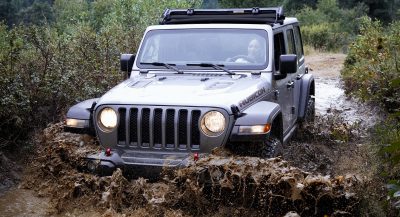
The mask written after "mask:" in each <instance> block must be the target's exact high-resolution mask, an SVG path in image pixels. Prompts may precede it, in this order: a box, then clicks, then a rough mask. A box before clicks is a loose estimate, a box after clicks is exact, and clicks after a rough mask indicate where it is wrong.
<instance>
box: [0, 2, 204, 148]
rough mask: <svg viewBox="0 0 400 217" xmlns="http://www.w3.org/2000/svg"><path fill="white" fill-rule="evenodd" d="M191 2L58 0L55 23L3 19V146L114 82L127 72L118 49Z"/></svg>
mask: <svg viewBox="0 0 400 217" xmlns="http://www.w3.org/2000/svg"><path fill="white" fill-rule="evenodd" d="M35 2H36V1H35ZM46 4H47V3H46ZM195 4H197V2H195V1H180V0H176V1H167V0H163V1H155V0H152V1H148V0H147V1H146V0H112V1H106V0H99V1H94V2H90V1H85V0H55V1H54V5H53V8H52V13H53V14H54V17H53V18H54V22H53V23H49V22H45V23H29V25H24V26H22V25H18V26H15V27H14V28H11V29H9V28H8V26H7V25H6V24H5V23H0V74H1V76H0V86H1V87H2V88H1V89H0V118H1V120H2V122H1V123H0V147H2V146H5V145H8V146H9V147H13V146H16V145H17V144H19V143H20V141H21V140H24V139H27V138H28V137H29V133H30V132H32V130H34V129H35V128H38V127H43V126H45V125H46V124H47V123H49V122H53V121H59V120H60V119H61V118H62V115H63V114H65V112H66V110H67V109H68V108H69V107H70V106H71V105H73V104H75V103H76V102H79V101H82V100H85V99H88V98H95V97H99V96H100V95H102V94H103V93H104V92H105V91H107V90H108V89H110V88H111V87H113V86H115V84H116V83H118V82H120V81H121V80H122V79H123V78H124V75H123V74H122V73H120V72H119V57H120V54H121V53H134V52H135V51H136V48H137V46H138V44H139V43H140V39H141V36H142V34H143V31H144V30H145V27H146V26H148V25H150V24H155V23H157V22H158V18H159V16H160V14H161V13H162V11H163V10H165V8H168V7H177V8H181V7H191V6H196V5H195ZM33 6H34V4H32V7H33ZM32 14H35V13H32ZM27 16H28V15H27ZM29 16H31V15H29ZM35 24H38V25H35Z"/></svg>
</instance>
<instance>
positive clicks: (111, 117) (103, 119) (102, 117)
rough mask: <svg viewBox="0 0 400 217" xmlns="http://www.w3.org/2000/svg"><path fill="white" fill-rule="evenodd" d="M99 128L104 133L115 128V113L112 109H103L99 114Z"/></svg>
mask: <svg viewBox="0 0 400 217" xmlns="http://www.w3.org/2000/svg"><path fill="white" fill-rule="evenodd" d="M99 121H100V126H101V128H102V129H103V130H105V131H110V130H112V129H113V128H114V127H116V126H117V113H116V112H115V111H114V109H112V108H104V109H103V110H101V111H100V114H99Z"/></svg>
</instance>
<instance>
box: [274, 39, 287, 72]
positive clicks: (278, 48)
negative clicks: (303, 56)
mask: <svg viewBox="0 0 400 217" xmlns="http://www.w3.org/2000/svg"><path fill="white" fill-rule="evenodd" d="M282 54H286V51H285V40H284V37H283V33H282V32H279V33H276V34H275V35H274V59H275V70H276V71H278V70H279V57H280V56H281V55H282Z"/></svg>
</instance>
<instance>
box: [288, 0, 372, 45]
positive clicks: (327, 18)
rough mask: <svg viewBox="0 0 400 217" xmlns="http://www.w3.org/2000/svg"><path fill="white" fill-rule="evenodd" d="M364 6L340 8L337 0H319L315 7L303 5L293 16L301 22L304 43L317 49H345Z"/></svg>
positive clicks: (363, 11) (364, 10) (363, 10)
mask: <svg viewBox="0 0 400 217" xmlns="http://www.w3.org/2000/svg"><path fill="white" fill-rule="evenodd" d="M365 13H366V7H365V6H364V5H362V4H359V5H358V6H357V7H355V8H353V9H341V8H339V6H338V2H337V0H321V1H319V2H318V4H317V7H316V9H313V8H311V7H308V6H306V7H304V8H303V9H301V10H300V11H299V12H298V13H297V14H296V15H295V16H296V17H297V18H298V19H299V21H300V22H301V23H302V36H303V39H304V43H305V44H306V45H308V46H312V47H314V48H315V49H318V50H326V51H338V50H346V47H347V46H348V44H349V41H351V40H352V39H353V37H354V35H355V34H356V31H357V29H358V22H359V18H360V17H362V16H363V15H364V14H365Z"/></svg>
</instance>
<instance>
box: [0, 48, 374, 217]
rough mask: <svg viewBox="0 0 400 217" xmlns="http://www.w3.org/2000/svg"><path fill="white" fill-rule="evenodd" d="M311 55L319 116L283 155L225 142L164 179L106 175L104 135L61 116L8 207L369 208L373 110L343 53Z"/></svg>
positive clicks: (273, 211)
mask: <svg viewBox="0 0 400 217" xmlns="http://www.w3.org/2000/svg"><path fill="white" fill-rule="evenodd" d="M309 59H310V60H311V61H313V62H312V63H313V64H314V65H312V64H310V68H311V73H315V74H316V84H317V87H316V88H317V91H316V92H317V95H316V106H317V117H316V120H315V122H314V123H313V124H310V125H305V126H302V127H301V128H299V130H298V132H297V134H296V136H295V138H293V139H292V141H291V142H290V143H289V144H287V145H286V146H285V147H284V149H285V152H284V155H283V156H282V157H281V158H273V159H268V160H265V159H259V158H255V157H240V156H234V155H233V154H232V153H229V152H226V151H224V150H222V149H217V150H215V151H214V152H213V153H212V155H210V156H208V157H206V158H201V159H200V160H199V161H197V162H191V165H190V166H189V167H187V168H184V169H180V170H176V171H171V170H165V171H164V173H163V174H164V175H163V176H162V177H161V179H160V180H158V181H156V182H150V181H148V180H146V179H144V178H139V179H133V180H130V179H127V178H126V176H124V174H123V172H122V171H121V170H117V171H115V172H114V174H113V175H112V176H106V177H99V176H96V175H92V174H90V173H88V172H87V171H85V164H86V162H85V161H84V160H83V157H84V156H87V155H88V154H91V153H95V152H97V151H98V150H99V146H98V144H97V141H96V139H94V138H92V137H89V136H78V135H75V134H70V133H64V132H63V130H62V124H61V123H59V124H54V125H50V126H49V127H48V128H46V129H45V130H44V131H43V133H40V134H38V137H37V138H36V139H35V140H36V149H37V152H35V154H34V157H33V159H32V161H31V162H30V163H29V164H28V166H27V168H28V169H27V170H25V173H24V177H23V178H22V180H23V181H22V183H21V184H20V189H16V190H12V191H10V192H9V194H7V195H5V196H2V197H0V199H1V200H2V201H1V202H2V205H1V206H0V210H8V212H6V215H5V216H27V215H30V214H27V213H33V214H32V215H33V216H35V215H36V214H35V212H34V211H32V209H33V208H32V206H30V205H29V202H27V201H25V202H26V205H25V206H24V205H23V204H24V203H25V202H24V200H22V198H27V199H28V200H29V201H33V203H37V204H42V205H43V204H45V206H39V205H38V206H36V205H35V206H36V207H37V209H38V211H37V212H38V213H39V215H37V216H43V215H48V216H198V215H199V216H243V215H248V216H325V215H327V216H360V215H361V212H362V211H360V210H361V207H360V206H361V203H362V198H363V197H365V195H363V194H361V193H360V192H361V191H360V189H363V188H365V187H366V186H368V185H370V184H371V183H374V182H373V180H372V179H371V176H370V174H371V173H374V171H371V170H374V169H371V168H370V164H369V163H368V159H370V158H369V156H366V155H368V152H367V151H366V150H364V147H365V145H363V144H365V143H364V142H365V140H367V139H368V137H367V136H368V127H370V126H372V125H373V123H374V122H375V120H374V119H372V118H371V117H372V115H371V113H368V112H373V110H372V111H370V110H371V109H368V107H365V106H364V105H362V104H359V103H357V102H355V101H354V100H352V99H347V98H346V97H345V96H344V92H343V91H342V89H341V88H340V81H339V77H338V73H339V71H336V70H340V67H341V63H343V60H344V55H336V54H335V55H333V54H332V55H330V54H326V55H325V54H324V55H319V56H318V57H315V56H313V57H311V58H307V60H309ZM325 64H327V65H325ZM332 64H334V65H332ZM330 65H331V66H332V67H329V66H330ZM357 115H358V116H357ZM368 169H369V170H370V171H368ZM375 169H376V168H375ZM35 198H36V199H35ZM3 201H4V203H3ZM6 201H9V202H6ZM13 204H17V206H13ZM18 204H22V205H21V206H19V205H18ZM15 207H17V208H15Z"/></svg>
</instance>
